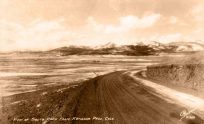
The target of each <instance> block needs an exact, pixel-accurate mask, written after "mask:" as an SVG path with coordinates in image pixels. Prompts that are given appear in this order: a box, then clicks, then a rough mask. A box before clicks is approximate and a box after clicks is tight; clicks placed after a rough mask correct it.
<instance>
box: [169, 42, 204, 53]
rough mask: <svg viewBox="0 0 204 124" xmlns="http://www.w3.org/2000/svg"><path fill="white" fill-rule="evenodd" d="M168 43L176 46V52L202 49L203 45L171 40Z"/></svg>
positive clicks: (203, 48)
mask: <svg viewBox="0 0 204 124" xmlns="http://www.w3.org/2000/svg"><path fill="white" fill-rule="evenodd" d="M169 45H172V46H177V48H176V51H177V52H189V51H203V50H204V45H203V44H201V43H196V42H172V43H169Z"/></svg>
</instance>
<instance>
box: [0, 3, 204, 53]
mask: <svg viewBox="0 0 204 124" xmlns="http://www.w3.org/2000/svg"><path fill="white" fill-rule="evenodd" d="M203 27H204V1H203V0H0V51H4V50H46V49H51V48H56V47H60V46H67V45H90V46H96V45H101V44H105V43H107V42H113V43H116V44H133V43H136V42H140V41H146V42H147V41H159V42H163V43H168V42H171V41H200V42H202V40H203V41H204V28H203Z"/></svg>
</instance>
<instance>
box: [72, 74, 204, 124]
mask: <svg viewBox="0 0 204 124" xmlns="http://www.w3.org/2000/svg"><path fill="white" fill-rule="evenodd" d="M159 95H161V94H158V93H157V92H154V91H153V90H149V88H148V87H146V86H145V85H142V84H141V82H138V81H135V80H134V79H133V78H132V77H130V76H128V75H127V73H126V74H125V73H124V72H114V73H111V74H108V75H105V76H101V77H98V78H96V79H94V80H93V81H91V82H86V83H85V86H84V89H83V91H82V93H81V96H80V98H79V101H78V105H77V107H76V108H75V113H74V116H76V117H94V118H92V120H90V121H73V123H77V124H78V123H87V124H90V123H94V124H95V123H105V124H181V123H186V124H201V123H204V121H203V120H202V119H201V118H200V117H198V116H197V115H193V116H194V117H195V118H194V119H186V118H183V119H182V121H180V119H181V116H180V113H181V112H182V111H183V110H185V108H184V107H182V106H180V105H178V104H174V103H173V102H171V101H168V100H166V99H163V97H160V96H159ZM100 118H102V119H103V121H96V120H97V119H100Z"/></svg>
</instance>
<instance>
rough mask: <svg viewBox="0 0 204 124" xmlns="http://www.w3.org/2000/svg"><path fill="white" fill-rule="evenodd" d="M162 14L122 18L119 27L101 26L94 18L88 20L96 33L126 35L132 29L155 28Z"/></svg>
mask: <svg viewBox="0 0 204 124" xmlns="http://www.w3.org/2000/svg"><path fill="white" fill-rule="evenodd" d="M160 17H161V15H160V14H151V15H146V16H143V17H142V18H139V17H137V16H133V15H128V16H124V17H120V18H119V19H118V20H119V24H118V25H105V24H100V23H98V22H96V21H95V20H94V18H93V17H89V18H88V24H89V25H91V26H92V28H93V29H94V30H95V31H98V32H101V31H102V32H104V33H107V34H111V33H124V32H128V31H130V30H132V29H145V28H149V27H151V26H153V25H154V24H155V23H156V22H157V21H158V20H159V19H160Z"/></svg>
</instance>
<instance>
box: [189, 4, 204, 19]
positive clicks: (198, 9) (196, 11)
mask: <svg viewBox="0 0 204 124" xmlns="http://www.w3.org/2000/svg"><path fill="white" fill-rule="evenodd" d="M191 15H192V16H193V17H194V19H195V20H196V21H197V22H203V21H204V4H199V5H196V6H194V7H193V9H192V11H191Z"/></svg>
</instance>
